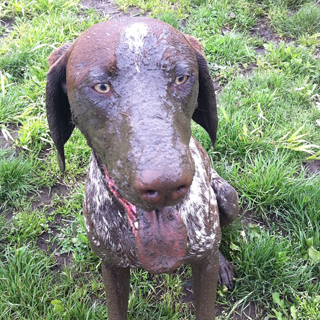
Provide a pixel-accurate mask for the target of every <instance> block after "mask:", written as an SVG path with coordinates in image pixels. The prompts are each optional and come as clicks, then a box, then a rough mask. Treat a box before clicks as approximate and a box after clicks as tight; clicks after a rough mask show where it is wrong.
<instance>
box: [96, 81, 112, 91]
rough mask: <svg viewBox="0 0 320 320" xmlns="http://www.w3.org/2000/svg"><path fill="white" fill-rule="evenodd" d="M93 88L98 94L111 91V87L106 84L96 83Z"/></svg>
mask: <svg viewBox="0 0 320 320" xmlns="http://www.w3.org/2000/svg"><path fill="white" fill-rule="evenodd" d="M93 88H94V90H96V91H97V92H99V93H108V92H110V90H111V86H110V84H108V83H98V84H96V85H95V86H94V87H93Z"/></svg>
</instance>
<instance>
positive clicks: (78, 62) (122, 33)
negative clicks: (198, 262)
mask: <svg viewBox="0 0 320 320" xmlns="http://www.w3.org/2000/svg"><path fill="white" fill-rule="evenodd" d="M150 48H152V49H153V50H157V48H158V50H159V51H161V50H162V52H163V54H164V52H165V51H167V52H170V53H171V54H173V56H175V55H180V54H183V55H184V56H186V52H187V53H188V51H189V55H190V56H191V57H190V60H194V54H193V50H190V48H191V47H190V45H189V43H188V42H187V40H186V39H185V37H184V36H183V35H182V34H181V33H180V32H179V31H178V30H176V29H175V28H173V27H171V26H170V25H168V24H166V23H164V22H162V21H159V20H155V19H146V18H128V19H123V20H110V21H105V22H102V23H99V24H97V25H94V26H92V27H90V28H89V29H87V30H86V31H85V32H84V33H83V34H81V35H80V36H79V38H78V39H77V40H76V41H75V43H74V46H73V50H72V53H71V59H70V60H69V63H70V62H71V64H72V65H73V66H74V67H76V68H77V69H79V68H80V67H81V68H82V67H85V66H92V65H95V66H97V64H99V63H101V64H103V65H104V67H105V68H107V69H108V70H111V69H112V68H115V69H116V68H117V60H118V59H119V55H120V56H121V53H122V52H123V53H125V52H127V51H128V50H129V51H130V52H132V53H133V54H139V53H142V52H146V51H147V50H150ZM160 48H161V49H160ZM188 49H189V50H188ZM187 55H188V54H187Z"/></svg>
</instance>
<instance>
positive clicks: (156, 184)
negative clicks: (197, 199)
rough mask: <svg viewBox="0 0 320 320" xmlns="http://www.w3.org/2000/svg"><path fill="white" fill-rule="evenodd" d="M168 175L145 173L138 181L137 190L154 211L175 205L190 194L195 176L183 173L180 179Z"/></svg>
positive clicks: (136, 183)
mask: <svg viewBox="0 0 320 320" xmlns="http://www.w3.org/2000/svg"><path fill="white" fill-rule="evenodd" d="M166 176H168V175H167V174H163V175H161V174H159V173H154V172H143V173H142V174H140V175H139V178H137V179H136V182H135V189H136V191H137V194H138V195H139V197H140V198H141V200H142V201H143V202H144V203H145V204H146V205H147V206H148V207H150V208H152V209H159V208H162V207H167V206H171V205H175V204H177V203H178V202H180V201H181V200H182V199H183V198H184V196H185V195H186V193H187V192H188V190H189V188H190V186H191V183H192V179H193V174H192V172H190V173H189V172H187V173H183V174H181V175H180V177H178V178H176V179H175V178H173V177H170V178H167V177H166Z"/></svg>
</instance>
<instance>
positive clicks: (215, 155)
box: [0, 0, 320, 319]
mask: <svg viewBox="0 0 320 320" xmlns="http://www.w3.org/2000/svg"><path fill="white" fill-rule="evenodd" d="M117 3H118V5H119V8H121V9H123V10H125V11H126V12H130V10H131V7H132V6H134V7H138V8H139V9H140V10H141V12H142V13H148V14H150V15H151V16H152V17H156V18H159V19H161V20H163V21H166V22H167V23H170V24H172V25H173V26H175V27H176V28H178V29H180V30H181V31H182V32H183V33H188V34H191V35H193V36H195V37H197V38H198V39H199V40H200V41H201V42H202V44H203V47H204V52H205V54H206V57H207V60H208V65H209V69H210V72H211V76H212V78H213V80H214V81H216V83H219V90H218V106H219V110H218V112H219V130H218V140H217V144H216V148H215V149H214V150H213V149H212V147H211V143H210V140H209V138H208V136H207V134H206V133H205V132H204V131H203V130H202V129H201V128H199V127H198V126H196V125H195V124H192V130H193V134H194V135H195V136H196V138H197V139H198V140H199V141H200V142H201V143H202V144H203V146H204V147H205V148H206V150H207V152H208V154H209V156H210V158H211V161H212V164H213V166H214V167H215V169H216V170H217V171H218V173H219V174H220V175H221V176H223V177H224V178H225V179H227V180H228V181H230V182H231V183H232V185H233V186H234V187H235V188H236V189H237V191H238V193H239V196H240V203H241V206H242V208H243V212H242V216H241V217H239V219H238V221H237V222H236V223H234V224H233V225H231V226H229V227H228V228H225V229H224V230H223V240H222V245H221V249H222V251H223V252H224V254H225V255H226V256H228V257H229V258H230V259H231V260H232V262H233V264H234V266H235V269H236V285H235V289H234V290H233V291H228V290H226V288H221V287H219V288H218V297H217V305H218V306H219V310H220V313H219V314H220V316H219V317H218V318H221V319H226V318H228V317H229V318H231V319H232V318H233V317H236V315H240V317H242V318H245V317H246V316H245V315H244V314H247V315H248V316H250V317H251V318H257V319H258V318H259V319H270V318H272V319H319V313H320V310H319V305H320V285H319V283H320V282H319V280H320V279H319V274H320V204H319V199H320V175H319V174H318V175H310V173H309V172H308V170H307V169H306V167H305V163H306V162H312V161H314V160H315V159H320V147H319V145H320V139H319V137H320V135H319V130H320V128H319V123H320V107H319V97H320V73H319V70H320V62H319V46H320V36H319V34H320V30H319V21H320V11H319V4H318V3H317V2H316V1H309V0H308V1H306V0H269V1H256V0H246V1H240V0H235V1H229V0H219V1H218V0H197V1H189V0H179V1H171V0H165V1H158V0H118V1H117ZM62 9H63V10H62ZM261 18H263V21H264V22H265V23H267V24H268V27H267V29H268V30H267V31H268V32H269V33H271V34H272V35H273V36H272V37H271V38H272V39H275V40H274V42H270V41H267V40H265V39H259V38H258V37H257V36H256V35H255V34H254V33H253V32H252V27H253V26H255V25H259V21H260V19H261ZM0 19H1V23H0V37H1V38H0V43H1V46H0V130H1V132H0V134H2V132H3V133H5V134H6V133H7V132H10V130H13V128H14V130H15V133H16V134H15V135H14V137H15V138H14V141H13V144H12V146H11V147H10V148H8V147H6V149H0V292H1V293H2V295H1V296H0V318H1V319H47V318H48V319H107V310H106V307H105V303H104V301H105V293H104V290H103V285H102V280H101V275H100V261H99V260H98V259H97V257H96V256H95V255H94V254H93V253H92V251H91V249H90V246H89V243H88V239H87V237H86V232H85V227H84V220H83V216H82V210H83V209H82V201H83V193H84V181H85V174H86V171H87V164H88V159H89V156H90V149H89V148H88V146H87V144H86V141H85V139H84V138H83V136H82V135H81V134H80V132H79V131H78V130H75V131H74V133H73V135H72V137H71V139H70V140H69V141H68V143H67V144H66V148H65V151H66V163H67V171H66V174H65V175H64V176H61V174H60V172H59V168H58V163H57V159H56V151H55V149H54V147H53V143H52V141H51V138H50V135H49V131H48V126H47V122H46V117H45V83H46V72H47V69H48V63H47V57H48V55H49V54H50V52H51V51H52V50H53V49H54V48H57V47H59V46H60V45H61V44H62V43H66V42H72V41H73V40H74V39H75V38H76V37H77V36H78V35H79V34H80V33H81V32H83V31H84V30H85V29H87V28H88V27H89V26H91V25H92V24H95V23H97V22H99V21H102V20H105V19H106V17H105V16H104V15H103V14H101V13H97V12H95V10H94V9H90V10H87V11H85V10H84V9H82V8H81V6H80V5H79V3H78V2H77V1H61V0H58V1H49V0H23V1H19V2H18V1H15V0H6V1H4V2H2V3H1V4H0ZM25 30H28V32H25ZM261 48H263V54H261ZM257 49H259V50H260V51H259V50H257ZM258 52H259V53H258ZM2 136H3V134H2ZM1 138H2V137H1ZM2 141H3V139H0V143H1V145H2ZM61 184H62V185H63V186H64V187H59V186H61ZM44 194H45V195H46V197H47V198H46V201H45V202H43V203H41V199H42V198H41V195H42V196H43V195H44ZM39 199H40V202H39ZM43 239H45V241H46V246H48V250H47V251H42V250H41V249H40V247H39V241H40V240H41V241H44V240H43ZM65 256H68V257H69V258H68V259H67V260H66V262H68V264H66V265H64V263H63V262H61V261H63V258H62V257H65ZM190 278H191V273H190V269H189V268H188V267H185V266H184V267H182V268H180V269H179V270H178V271H176V272H174V274H172V275H157V276H152V275H150V274H148V273H147V272H145V271H142V270H133V271H132V274H131V282H130V286H131V293H130V298H129V312H128V318H129V319H136V318H138V317H140V318H150V319H156V318H161V319H191V318H194V315H193V314H194V309H193V307H192V304H191V303H188V302H185V300H186V297H185V296H184V294H185V293H186V292H188V288H189V285H190ZM249 309H251V313H250V311H248V310H249ZM245 310H246V311H245ZM253 310H254V311H253Z"/></svg>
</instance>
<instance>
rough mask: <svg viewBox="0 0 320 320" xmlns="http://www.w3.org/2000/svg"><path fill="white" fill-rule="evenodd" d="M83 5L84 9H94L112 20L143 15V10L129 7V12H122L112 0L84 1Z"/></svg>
mask: <svg viewBox="0 0 320 320" xmlns="http://www.w3.org/2000/svg"><path fill="white" fill-rule="evenodd" d="M81 5H82V7H83V8H84V9H94V10H96V11H98V12H100V13H103V14H105V15H107V16H109V18H110V19H114V18H119V17H121V16H131V17H134V16H140V15H142V13H141V10H139V9H138V8H135V7H129V8H128V11H127V12H124V11H121V10H119V9H118V7H117V5H116V4H115V3H114V2H113V1H111V0H108V1H101V0H82V1H81Z"/></svg>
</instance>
